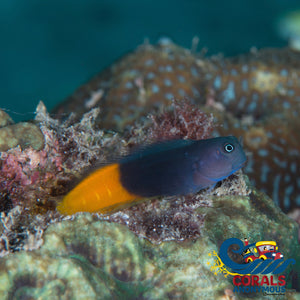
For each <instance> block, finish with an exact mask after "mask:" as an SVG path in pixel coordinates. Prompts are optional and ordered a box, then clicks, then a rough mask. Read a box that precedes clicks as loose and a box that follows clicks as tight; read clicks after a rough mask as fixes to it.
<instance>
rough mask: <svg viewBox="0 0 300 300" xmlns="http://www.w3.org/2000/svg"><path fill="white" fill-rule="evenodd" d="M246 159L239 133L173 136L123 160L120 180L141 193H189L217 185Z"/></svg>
mask: <svg viewBox="0 0 300 300" xmlns="http://www.w3.org/2000/svg"><path fill="white" fill-rule="evenodd" d="M245 162H246V156H245V153H244V151H243V148H242V146H241V144H240V143H239V141H238V140H237V138H236V137H234V136H228V137H218V138H213V139H207V140H200V141H193V140H173V141H167V142H164V143H160V144H156V145H153V146H150V147H149V148H147V149H145V150H143V151H139V152H137V153H135V154H133V155H130V156H128V157H126V158H124V159H123V160H121V162H120V176H121V178H120V181H121V184H122V186H124V187H125V188H126V190H128V191H129V192H131V193H133V194H135V195H139V196H141V197H152V196H172V195H186V194H189V193H195V192H198V191H199V190H201V189H204V188H207V187H210V186H214V185H215V184H216V183H217V182H218V181H220V180H222V179H224V178H226V177H228V176H229V175H231V174H232V173H234V172H235V171H237V170H238V169H240V168H241V167H242V166H243V164H244V163H245Z"/></svg>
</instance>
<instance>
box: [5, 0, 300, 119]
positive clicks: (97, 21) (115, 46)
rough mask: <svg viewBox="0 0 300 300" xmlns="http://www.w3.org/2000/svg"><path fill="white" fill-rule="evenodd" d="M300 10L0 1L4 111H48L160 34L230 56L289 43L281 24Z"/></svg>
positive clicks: (257, 5)
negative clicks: (41, 106) (42, 107)
mask: <svg viewBox="0 0 300 300" xmlns="http://www.w3.org/2000/svg"><path fill="white" fill-rule="evenodd" d="M297 9H300V4H299V1H297V0H289V1H284V0H277V1H266V0H265V1H261V0H260V1H257V0H256V1H243V2H241V1H237V0H234V1H230V2H224V1H199V0H198V1H197V0H189V1H178V0H177V1H157V0H154V1H148V0H145V1H133V0H131V1H118V0H110V1H97V0H86V1H58V0H51V1H50V0H45V1H42V2H41V1H38V0H29V1H22V0H11V1H1V2H0V19H1V49H0V54H1V55H0V65H1V68H0V80H1V85H0V88H1V94H2V97H1V100H0V107H1V108H4V109H6V110H9V113H10V115H11V116H12V118H13V119H14V120H15V121H20V120H27V119H31V118H33V117H34V114H33V112H34V111H35V108H36V106H37V104H38V102H39V100H43V101H44V103H45V105H46V107H47V108H48V110H50V109H52V108H53V107H54V106H55V105H56V104H58V103H59V102H60V101H62V100H63V99H65V98H66V97H67V96H69V95H70V94H72V93H73V91H74V90H75V89H76V88H77V87H78V86H79V85H81V84H83V83H85V82H86V81H87V80H89V79H90V78H91V77H92V76H93V75H95V74H97V73H98V72H100V71H101V70H103V68H105V67H107V66H109V65H110V64H112V63H113V62H114V61H115V60H116V59H118V58H120V57H121V56H122V55H124V54H125V53H127V52H129V51H131V50H133V49H135V48H136V47H137V46H138V45H140V44H142V43H143V42H144V40H145V39H149V41H150V43H152V44H153V43H156V42H157V40H158V39H159V38H161V37H162V36H167V37H169V38H171V39H172V40H173V41H174V42H175V43H176V44H178V45H180V46H183V47H185V48H189V49H190V48H191V45H192V39H193V37H195V36H197V37H198V38H199V43H198V49H197V50H198V51H200V50H201V49H202V48H204V47H205V48H207V50H208V54H209V55H211V54H215V53H220V52H221V53H224V54H225V55H226V56H231V55H237V54H241V53H245V52H248V51H249V49H250V48H251V47H253V46H255V47H257V48H262V47H283V46H285V45H287V39H286V36H285V34H284V33H283V32H282V30H281V29H280V26H281V25H280V20H281V19H282V17H283V16H284V15H285V14H286V13H288V12H290V11H295V10H297Z"/></svg>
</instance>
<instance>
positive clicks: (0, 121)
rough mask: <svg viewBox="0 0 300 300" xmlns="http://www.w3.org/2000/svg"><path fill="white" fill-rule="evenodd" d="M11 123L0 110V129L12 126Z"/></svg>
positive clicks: (7, 116) (8, 117)
mask: <svg viewBox="0 0 300 300" xmlns="http://www.w3.org/2000/svg"><path fill="white" fill-rule="evenodd" d="M13 123H14V121H13V120H12V118H11V117H10V116H9V115H8V114H7V113H6V112H5V111H3V110H1V109H0V128H2V127H5V126H7V125H12V124H13Z"/></svg>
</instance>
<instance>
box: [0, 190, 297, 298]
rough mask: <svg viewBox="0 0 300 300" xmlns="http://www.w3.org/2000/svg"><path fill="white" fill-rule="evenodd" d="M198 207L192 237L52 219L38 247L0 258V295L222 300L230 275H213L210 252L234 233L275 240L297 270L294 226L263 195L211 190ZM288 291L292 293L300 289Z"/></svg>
mask: <svg viewBox="0 0 300 300" xmlns="http://www.w3.org/2000/svg"><path fill="white" fill-rule="evenodd" d="M196 210H197V211H198V213H199V214H201V215H202V216H203V222H202V230H201V234H200V235H199V236H198V237H197V238H195V239H193V240H187V241H185V242H177V241H165V242H161V243H160V244H159V245H157V244H152V243H150V242H149V241H147V240H146V239H140V238H139V237H137V236H136V235H135V234H134V233H132V232H131V231H130V230H129V229H128V228H127V227H126V226H124V225H120V224H116V223H114V222H108V221H105V220H99V217H100V216H98V217H97V216H96V215H94V216H93V215H90V214H87V213H83V214H78V215H76V216H74V217H72V218H70V219H68V220H64V221H62V222H60V223H56V224H52V225H50V226H49V227H48V229H47V230H46V232H45V235H44V244H43V245H42V246H41V248H40V249H37V250H33V251H30V252H25V251H23V252H18V253H13V254H10V255H8V256H6V257H4V258H2V259H1V262H0V268H1V273H0V282H1V288H0V297H1V299H12V298H18V297H20V295H22V296H23V297H26V296H28V297H29V296H30V297H31V298H32V299H49V298H51V299H55V298H59V299H69V298H73V299H83V298H84V299H87V298H88V299H99V298H101V299H112V298H117V299H118V298H120V297H122V299H170V298H172V299H173V298H180V299H199V298H201V299H228V297H232V292H231V291H232V290H233V286H232V280H231V278H225V277H224V275H222V274H220V273H217V274H214V272H212V271H211V269H210V267H211V265H210V264H208V263H212V262H213V261H212V258H211V257H210V256H209V253H210V252H212V251H217V252H218V250H219V247H220V244H221V243H222V242H223V241H224V240H225V239H226V238H229V237H233V236H235V237H241V238H243V237H244V236H248V237H249V238H250V239H251V240H253V241H255V240H256V239H257V240H269V239H274V240H276V241H277V244H278V246H279V248H280V251H281V252H282V253H284V255H285V256H286V257H293V258H295V259H296V261H297V265H294V266H293V269H295V270H297V268H299V263H300V256H299V254H300V251H299V250H300V248H299V247H300V246H299V244H297V227H296V225H295V223H294V222H293V221H291V220H290V219H289V218H288V217H287V216H285V215H284V214H283V213H282V212H281V211H280V210H279V209H278V208H277V207H276V206H274V203H273V202H272V201H271V199H269V198H268V197H266V196H265V195H264V194H262V193H260V192H257V191H256V190H254V191H253V192H252V193H251V194H250V195H248V196H247V195H242V196H239V195H230V196H228V195H223V196H219V197H217V196H215V197H214V198H213V199H212V202H211V205H210V206H201V207H198V208H196ZM101 218H103V216H101ZM257 220H260V222H257ZM287 279H288V285H287V287H288V288H294V289H299V286H297V285H292V284H293V283H292V282H293V281H292V280H293V278H291V277H290V276H288V274H287ZM226 296H228V297H227V298H226ZM287 296H288V297H289V299H297V297H298V296H299V292H298V293H295V292H294V293H289V294H287ZM251 297H255V299H264V298H265V296H264V295H262V294H256V295H251ZM272 297H274V299H281V298H280V297H281V296H276V295H274V296H272Z"/></svg>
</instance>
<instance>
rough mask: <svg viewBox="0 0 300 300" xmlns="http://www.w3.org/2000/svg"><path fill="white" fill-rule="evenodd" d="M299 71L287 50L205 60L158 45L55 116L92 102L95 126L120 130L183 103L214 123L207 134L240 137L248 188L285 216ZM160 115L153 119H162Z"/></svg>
mask: <svg viewBox="0 0 300 300" xmlns="http://www.w3.org/2000/svg"><path fill="white" fill-rule="evenodd" d="M299 67H300V53H299V52H295V51H292V50H291V49H288V48H284V49H262V50H259V51H258V50H256V49H252V50H251V52H250V53H248V54H245V55H238V56H236V57H232V58H224V57H223V56H221V55H219V56H214V57H207V58H206V57H203V56H202V55H198V54H195V53H192V52H191V51H189V50H187V49H183V48H181V47H179V46H177V45H175V44H173V43H172V42H170V40H167V41H166V40H162V41H160V42H159V43H158V45H154V46H153V45H148V44H147V45H142V46H141V47H139V48H138V49H137V50H135V51H134V52H132V53H130V54H128V55H127V56H125V57H123V58H121V59H120V60H119V61H118V62H116V63H115V64H113V65H112V66H111V67H110V68H108V69H107V70H105V71H103V72H102V73H100V74H99V75H98V76H96V77H95V78H94V79H93V80H91V81H90V82H88V83H87V84H85V85H83V86H82V87H80V88H79V89H78V90H77V91H75V93H74V94H73V95H72V96H70V97H69V98H68V99H67V100H66V102H65V103H63V104H61V105H60V106H59V108H57V110H56V112H57V113H62V115H64V113H67V112H69V113H70V112H72V111H74V112H76V113H77V114H78V115H79V116H80V115H81V114H82V112H84V111H86V110H87V109H88V108H89V107H91V105H90V103H92V106H93V107H98V106H101V118H100V119H98V123H99V124H100V125H101V126H102V127H104V128H109V129H118V130H123V129H124V128H125V127H126V126H128V124H132V123H134V121H136V120H138V122H140V123H142V122H144V120H145V116H146V115H148V114H149V113H152V114H154V115H156V113H157V112H163V111H165V107H166V106H168V105H169V102H170V100H169V99H174V98H177V99H182V98H183V97H187V98H188V99H190V100H191V102H192V103H194V104H197V105H199V107H200V109H201V110H202V111H206V112H209V113H212V114H213V115H214V117H216V118H217V119H218V123H219V124H221V126H219V127H218V128H215V131H214V134H215V135H220V134H221V135H235V136H242V137H243V139H244V141H245V148H246V150H248V152H249V163H248V167H247V168H246V173H247V174H248V175H249V177H250V179H251V182H252V183H253V185H255V186H256V187H258V188H259V189H261V190H263V191H265V192H266V193H267V194H268V195H269V196H271V197H272V198H273V199H274V201H275V202H276V203H277V204H278V205H279V206H280V207H281V208H282V209H283V210H284V211H286V212H287V211H289V210H291V209H293V208H296V207H299V205H300V202H299V201H300V198H299V194H298V193H297V191H298V190H299V180H300V179H299V172H297V170H298V169H299V166H300V160H299V157H300V144H299V141H300V137H299V134H300V133H299V130H297V128H299V111H300V72H299V69H300V68H299ZM99 91H101V93H100V96H99V95H98V94H97V93H99ZM95 93H96V94H95ZM95 95H98V97H96V98H97V99H98V100H97V101H94V100H93V99H94V98H95V97H94V96H95ZM92 100H93V101H92ZM86 103H89V105H86ZM165 114H166V115H165V117H161V118H166V117H167V118H168V113H165ZM140 118H141V120H142V121H141V120H140ZM154 121H156V122H158V123H157V130H158V129H159V126H160V125H162V123H160V122H164V124H163V125H164V126H166V127H167V123H166V121H164V120H163V119H161V120H159V119H158V118H157V117H154ZM223 121H224V122H223ZM159 134H160V135H163V136H166V137H168V135H169V133H165V132H163V130H161V132H160V133H159ZM159 134H158V135H159ZM172 134H173V133H170V137H171V136H172ZM286 153H288V155H287V154H286ZM270 170H272V172H270ZM274 183H275V184H274Z"/></svg>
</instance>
